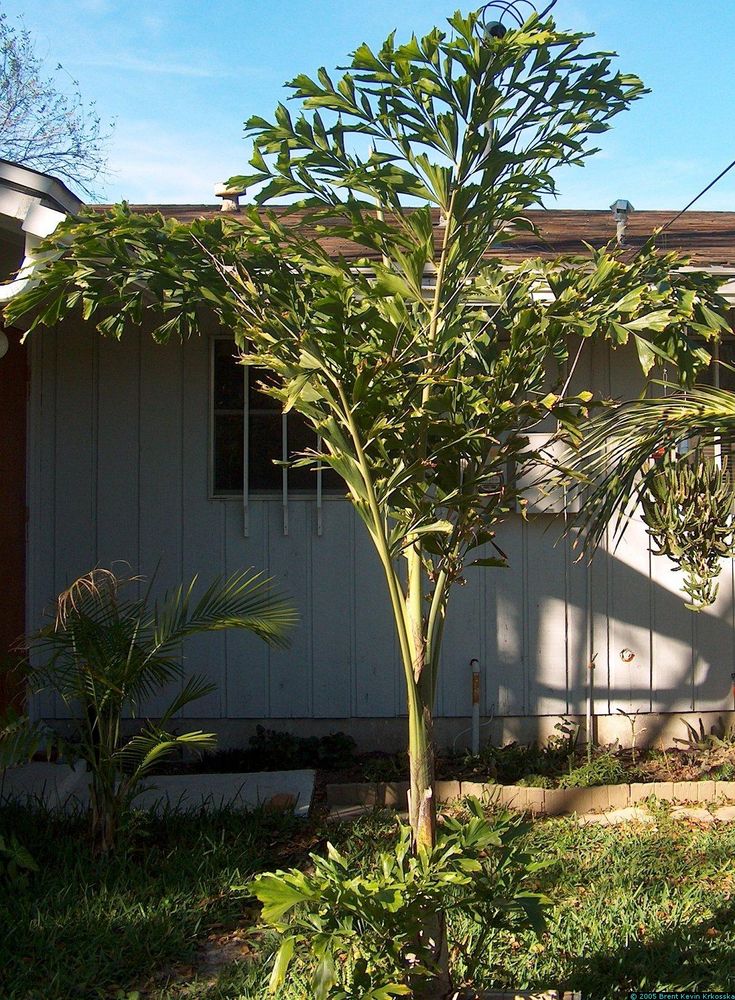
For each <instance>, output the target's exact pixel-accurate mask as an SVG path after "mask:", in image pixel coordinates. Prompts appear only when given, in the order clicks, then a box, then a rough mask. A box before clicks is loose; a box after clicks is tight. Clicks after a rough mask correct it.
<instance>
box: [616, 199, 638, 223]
mask: <svg viewBox="0 0 735 1000" xmlns="http://www.w3.org/2000/svg"><path fill="white" fill-rule="evenodd" d="M610 211H611V212H612V214H613V215H614V216H615V218H616V219H619V218H620V216H621V215H627V214H628V212H635V209H634V208H633V206H632V205H631V203H630V202H629V201H628V200H627V198H618V200H617V201H614V202H613V203H612V205H611V206H610Z"/></svg>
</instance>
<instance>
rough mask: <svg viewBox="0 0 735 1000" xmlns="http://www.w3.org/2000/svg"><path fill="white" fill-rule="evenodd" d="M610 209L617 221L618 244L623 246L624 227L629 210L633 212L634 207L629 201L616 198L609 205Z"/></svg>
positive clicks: (624, 244)
mask: <svg viewBox="0 0 735 1000" xmlns="http://www.w3.org/2000/svg"><path fill="white" fill-rule="evenodd" d="M610 211H611V212H612V214H613V218H614V219H615V222H616V223H617V233H616V238H617V241H618V246H619V247H624V246H626V242H625V229H626V227H627V225H628V214H629V213H630V212H634V211H635V209H634V208H633V206H632V205H631V203H630V202H629V201H626V199H625V198H618V200H617V201H614V202H613V203H612V205H611V206H610Z"/></svg>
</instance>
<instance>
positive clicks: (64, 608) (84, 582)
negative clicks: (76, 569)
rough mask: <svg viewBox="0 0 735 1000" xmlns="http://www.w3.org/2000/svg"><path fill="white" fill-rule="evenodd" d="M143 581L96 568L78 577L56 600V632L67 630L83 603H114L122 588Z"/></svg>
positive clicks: (137, 577) (102, 568) (135, 577)
mask: <svg viewBox="0 0 735 1000" xmlns="http://www.w3.org/2000/svg"><path fill="white" fill-rule="evenodd" d="M141 579H143V578H142V577H139V576H125V577H123V576H117V575H116V574H115V573H113V572H112V570H110V569H105V568H104V567H102V566H95V568H94V569H91V570H90V571H89V572H88V573H85V574H84V575H83V576H80V577H78V578H77V579H76V580H75V581H74V582H73V583H72V584H70V586H69V587H67V589H66V590H64V591H62V592H61V593H60V594H59V596H58V597H57V598H56V617H55V619H54V630H55V631H57V632H58V631H60V630H62V629H64V628H66V624H67V621H68V619H69V615H70V614H77V613H78V612H79V608H80V606H81V605H82V603H83V602H84V601H85V600H86V599H88V598H92V600H94V601H105V600H107V601H110V602H112V603H114V602H115V601H116V599H117V595H118V593H119V591H120V590H121V589H122V587H124V586H126V585H127V584H129V583H136V582H138V581H139V580H141Z"/></svg>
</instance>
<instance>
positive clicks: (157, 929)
mask: <svg viewBox="0 0 735 1000" xmlns="http://www.w3.org/2000/svg"><path fill="white" fill-rule="evenodd" d="M394 824H395V818H394V817H392V816H390V814H379V815H375V816H372V817H366V818H365V819H364V820H362V821H360V822H359V823H357V824H350V825H348V824H341V825H338V826H330V828H329V831H328V834H329V837H330V839H332V840H333V841H334V842H335V843H336V844H337V845H338V846H339V848H340V849H341V850H342V851H344V852H346V853H348V854H350V856H352V857H353V858H354V860H355V863H356V864H364V863H366V862H367V861H368V860H369V858H370V856H371V855H372V853H373V852H374V851H376V850H377V849H378V848H379V847H380V846H382V847H383V848H385V845H386V844H388V843H389V842H390V839H391V836H392V831H393V830H394ZM9 829H13V830H14V831H15V832H16V834H17V835H18V837H19V839H20V840H21V841H23V842H24V843H25V844H26V846H28V847H29V848H30V850H31V851H32V853H33V854H34V856H35V858H36V860H37V862H38V863H39V865H40V869H41V870H40V872H39V873H38V874H36V875H33V876H32V877H31V878H30V879H29V880H28V882H27V884H26V885H25V886H23V885H21V886H7V885H0V926H1V927H2V931H3V933H2V934H0V996H1V997H2V998H3V1000H87V998H118V997H120V998H124V997H129V996H130V995H131V994H132V992H133V991H134V990H138V991H140V995H141V1000H142V998H143V997H145V998H146V1000H148V998H150V1000H184V998H187V1000H240V998H246V997H247V998H251V997H252V998H256V997H261V996H265V985H266V983H267V978H268V972H269V969H268V960H269V957H270V955H271V953H272V951H273V947H274V939H273V938H270V937H268V936H263V935H262V934H260V933H259V932H258V931H257V929H255V928H253V926H252V924H253V920H254V917H255V916H256V913H255V911H254V909H253V908H252V906H251V904H250V903H249V901H248V900H246V899H244V898H243V897H242V895H241V894H237V893H235V892H233V891H231V888H230V887H231V886H232V885H233V884H241V883H242V882H244V881H246V880H247V879H248V878H249V877H250V876H252V875H253V874H254V873H255V872H257V871H260V870H263V869H267V868H271V867H281V868H283V867H290V866H291V865H296V864H303V863H304V861H305V858H306V852H307V851H308V850H323V847H324V834H325V830H324V829H323V828H318V827H314V826H309V825H307V824H304V823H299V822H296V821H293V820H291V819H288V818H284V817H281V816H273V815H271V816H264V815H259V816H251V817H242V816H240V815H238V814H233V813H230V812H223V813H220V814H217V815H214V816H211V817H189V818H185V817H180V816H179V817H177V816H170V817H168V818H165V819H163V820H153V819H150V818H145V819H141V820H139V821H138V824H137V827H136V829H135V830H133V831H132V834H131V838H130V844H131V846H130V847H129V848H128V850H127V851H125V852H123V853H122V854H120V855H119V856H118V857H116V858H113V859H111V860H107V861H103V860H99V859H94V858H92V857H91V855H90V853H89V850H88V848H87V846H86V839H85V827H84V824H83V822H82V821H81V820H80V819H71V820H63V819H58V818H57V819H54V818H53V817H50V816H48V815H46V814H44V813H35V814H34V813H32V812H31V811H29V810H26V809H20V808H14V809H4V810H1V811H0V833H2V832H6V831H7V830H9ZM529 838H530V841H531V845H532V847H533V849H534V851H535V853H536V854H537V855H539V856H543V857H546V858H549V859H551V860H552V862H553V863H552V864H551V866H550V867H549V868H548V869H546V870H545V871H543V872H542V873H540V875H539V886H540V888H542V889H543V890H544V891H545V892H547V894H548V895H550V896H551V897H552V899H553V900H554V904H555V906H554V908H553V910H552V911H551V914H550V920H549V929H548V933H547V935H545V936H544V937H543V938H542V939H540V940H539V939H536V938H534V937H533V936H532V935H516V936H513V935H511V934H508V933H505V934H503V935H499V936H498V937H497V938H496V939H495V940H494V941H493V943H492V949H491V952H490V953H489V955H488V961H487V963H486V965H485V967H484V969H482V970H481V980H482V985H484V986H485V987H490V986H494V987H497V988H510V987H516V988H526V989H532V988H542V987H543V988H550V987H564V988H566V989H577V990H581V992H582V995H583V997H584V998H585V1000H591V998H601V1000H602V998H604V1000H607V998H613V997H616V996H624V995H627V993H628V991H629V990H630V989H633V988H641V989H643V988H645V989H646V990H648V991H653V990H670V991H675V990H686V989H690V990H727V989H728V988H731V987H732V984H733V982H735V919H734V918H735V899H734V898H733V892H735V828H733V827H731V826H717V827H715V828H712V827H710V828H702V829H700V828H696V827H693V826H690V825H686V824H683V823H681V822H675V821H673V820H671V819H670V818H669V817H668V815H667V813H666V812H665V811H664V810H660V811H659V813H658V815H657V822H656V824H655V826H654V825H651V826H642V825H641V826H638V825H635V826H634V825H628V826H623V827H616V828H603V827H585V828H580V827H579V826H577V825H576V824H575V822H574V820H573V819H553V820H546V821H543V822H538V823H536V824H535V825H534V826H533V829H532V831H531V833H530V834H529ZM208 939H210V940H209V949H210V956H209V958H210V959H211V957H212V954H213V955H214V956H215V958H216V956H217V953H218V946H219V943H220V942H224V944H225V945H226V944H227V942H228V941H231V940H233V939H234V940H235V943H236V944H237V948H235V950H234V951H233V953H232V954H233V955H235V956H239V957H243V956H245V957H244V958H243V960H242V961H238V962H236V963H230V964H225V965H222V966H221V967H220V968H217V967H216V963H214V964H213V963H212V962H211V961H208V960H207V957H206V951H205V948H206V946H207V942H208ZM309 995H310V993H309V990H308V987H307V986H306V985H305V983H304V982H303V981H302V982H301V984H299V982H296V983H293V984H292V985H291V986H290V987H289V988H288V989H284V990H283V991H282V992H281V993H280V996H281V997H283V998H284V1000H296V998H306V997H308V996H309Z"/></svg>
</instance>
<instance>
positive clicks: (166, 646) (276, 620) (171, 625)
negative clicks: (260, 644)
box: [152, 571, 298, 657]
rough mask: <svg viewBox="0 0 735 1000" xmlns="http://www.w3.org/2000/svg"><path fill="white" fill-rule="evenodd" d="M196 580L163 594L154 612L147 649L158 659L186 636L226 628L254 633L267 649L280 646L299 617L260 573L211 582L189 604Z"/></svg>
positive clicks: (246, 573) (248, 573) (238, 575)
mask: <svg viewBox="0 0 735 1000" xmlns="http://www.w3.org/2000/svg"><path fill="white" fill-rule="evenodd" d="M196 583H197V578H196V577H194V579H193V580H192V581H191V583H190V584H189V586H188V587H178V588H177V589H176V590H174V591H173V592H170V593H168V594H166V595H165V596H164V598H163V600H162V601H161V603H160V604H157V605H156V608H155V621H156V627H155V629H154V632H153V643H152V650H154V651H155V652H154V656H155V657H158V656H160V655H162V654H164V653H165V652H166V651H168V650H170V649H171V648H172V647H173V646H175V645H176V644H178V643H179V642H181V641H182V639H185V638H187V637H188V636H190V635H194V634H198V633H200V632H214V631H220V630H222V629H228V628H243V629H247V630H248V631H250V632H254V633H255V634H256V635H257V636H260V638H261V639H264V640H265V641H266V642H267V643H269V644H270V645H275V646H285V645H286V638H285V636H286V632H287V630H288V629H289V628H290V627H291V626H292V625H294V624H295V623H296V622H297V620H298V616H297V614H296V612H295V610H294V609H293V608H292V607H291V606H290V605H289V604H288V603H287V602H286V601H285V600H284V599H283V598H282V597H280V596H279V595H278V594H276V593H274V591H273V587H272V581H271V580H269V579H267V578H266V577H264V576H263V574H262V573H252V572H250V571H246V572H244V573H235V574H233V575H232V576H230V577H228V578H227V579H224V580H223V579H221V578H218V579H216V580H215V581H214V582H213V583H212V584H211V585H210V586H209V587H208V588H207V589H206V590H205V592H204V593H203V594H202V596H201V597H200V598H199V600H198V601H197V602H196V603H193V592H194V590H195V588H196Z"/></svg>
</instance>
